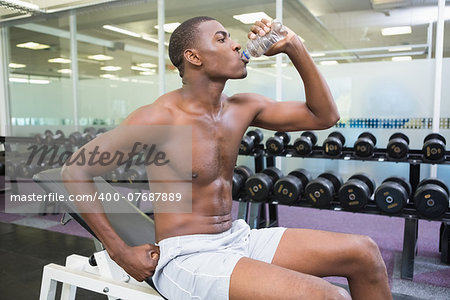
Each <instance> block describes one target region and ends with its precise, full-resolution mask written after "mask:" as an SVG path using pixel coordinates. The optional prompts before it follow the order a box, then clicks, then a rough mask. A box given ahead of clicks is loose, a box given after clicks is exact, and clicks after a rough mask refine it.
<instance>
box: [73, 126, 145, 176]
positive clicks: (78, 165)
mask: <svg viewBox="0 0 450 300" xmlns="http://www.w3.org/2000/svg"><path fill="white" fill-rule="evenodd" d="M136 129H137V128H135V130H132V129H131V127H129V126H126V127H124V126H118V127H116V128H114V129H112V130H110V131H108V132H106V133H104V134H102V135H100V136H98V137H97V138H95V139H93V140H92V141H90V142H89V143H87V144H85V145H84V146H82V147H81V148H80V149H78V151H77V152H75V153H74V154H73V155H72V157H71V158H70V159H69V160H68V161H66V163H65V169H66V171H70V172H71V173H73V174H74V175H75V174H80V175H81V174H82V175H85V176H89V177H95V176H101V175H104V174H106V173H108V172H110V171H112V170H114V169H116V168H118V167H119V166H120V164H122V163H124V162H126V161H128V160H129V159H130V154H132V152H133V147H134V148H136V150H138V149H139V146H140V145H141V144H142V142H140V141H139V140H142V138H139V137H138V136H137V135H136V134H137V133H139V132H138V130H136ZM141 148H142V147H141ZM82 177H84V176H82Z"/></svg>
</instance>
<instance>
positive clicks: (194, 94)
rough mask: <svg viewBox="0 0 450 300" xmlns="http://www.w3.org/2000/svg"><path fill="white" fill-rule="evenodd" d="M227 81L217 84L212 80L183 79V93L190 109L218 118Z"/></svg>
mask: <svg viewBox="0 0 450 300" xmlns="http://www.w3.org/2000/svg"><path fill="white" fill-rule="evenodd" d="M225 82H226V81H221V82H215V81H211V80H210V79H201V78H196V80H185V79H183V86H182V87H181V93H182V95H183V96H184V97H183V98H184V99H188V101H189V103H186V105H188V107H190V108H191V109H194V110H195V111H197V112H200V113H206V114H210V115H211V116H217V115H218V114H219V112H220V110H221V108H222V105H223V103H222V101H223V95H222V92H223V89H224V87H225Z"/></svg>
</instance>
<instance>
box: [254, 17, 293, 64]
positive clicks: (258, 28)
mask: <svg viewBox="0 0 450 300" xmlns="http://www.w3.org/2000/svg"><path fill="white" fill-rule="evenodd" d="M272 24H273V23H272V22H271V21H269V20H267V19H262V20H261V21H256V22H255V24H253V25H252V27H251V28H250V32H249V33H248V38H249V39H251V40H254V39H256V38H257V37H258V36H260V37H261V36H265V35H266V34H268V33H269V32H270V29H271V28H272ZM283 27H284V29H285V31H286V32H284V34H285V37H284V38H283V39H282V40H280V41H278V42H276V43H275V44H273V45H272V46H271V47H270V48H269V49H268V50H267V51H266V53H264V55H266V56H272V55H275V54H278V53H285V52H286V49H287V47H289V45H290V44H291V42H292V40H293V39H294V38H297V39H298V40H300V38H299V37H298V36H297V34H295V32H293V31H292V30H291V29H289V28H288V27H286V26H284V25H283Z"/></svg>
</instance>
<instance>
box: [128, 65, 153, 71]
mask: <svg viewBox="0 0 450 300" xmlns="http://www.w3.org/2000/svg"><path fill="white" fill-rule="evenodd" d="M131 70H135V71H142V72H148V71H150V69H149V68H143V67H138V66H131Z"/></svg>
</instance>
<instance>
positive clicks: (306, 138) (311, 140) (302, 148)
mask: <svg viewBox="0 0 450 300" xmlns="http://www.w3.org/2000/svg"><path fill="white" fill-rule="evenodd" d="M316 143H317V136H316V135H315V134H314V133H313V132H311V131H305V132H303V133H302V134H301V135H300V137H299V138H298V139H296V140H295V141H294V150H295V152H296V153H297V154H299V155H308V154H310V153H311V152H312V148H313V146H314V145H315V144H316Z"/></svg>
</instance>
